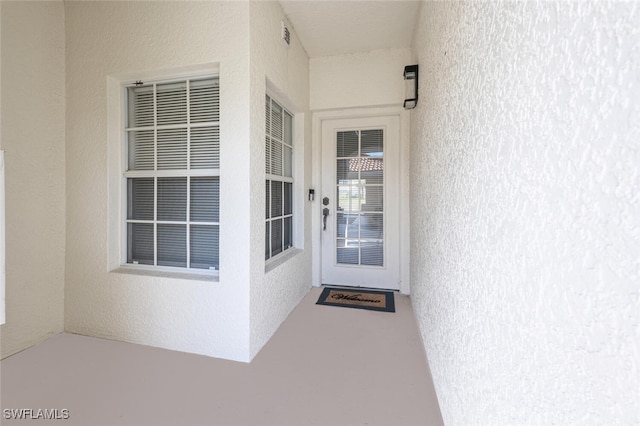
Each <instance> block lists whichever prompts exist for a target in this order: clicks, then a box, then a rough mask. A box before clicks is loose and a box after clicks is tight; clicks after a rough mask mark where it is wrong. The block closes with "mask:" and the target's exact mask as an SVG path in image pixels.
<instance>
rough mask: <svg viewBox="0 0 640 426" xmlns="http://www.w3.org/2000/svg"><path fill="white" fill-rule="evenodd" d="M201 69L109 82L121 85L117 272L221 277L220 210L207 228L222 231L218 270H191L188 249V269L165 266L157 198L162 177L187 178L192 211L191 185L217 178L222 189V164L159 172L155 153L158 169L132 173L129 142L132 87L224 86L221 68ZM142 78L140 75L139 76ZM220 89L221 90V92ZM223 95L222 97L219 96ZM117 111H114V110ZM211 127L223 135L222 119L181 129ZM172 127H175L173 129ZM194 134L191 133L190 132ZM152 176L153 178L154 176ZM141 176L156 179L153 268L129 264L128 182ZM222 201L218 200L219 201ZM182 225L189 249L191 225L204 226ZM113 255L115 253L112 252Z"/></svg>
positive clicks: (189, 222)
mask: <svg viewBox="0 0 640 426" xmlns="http://www.w3.org/2000/svg"><path fill="white" fill-rule="evenodd" d="M194 68H196V69H197V70H194V71H192V70H187V71H184V69H177V70H176V72H172V71H167V72H164V73H151V74H150V75H147V76H146V77H147V78H138V79H134V78H135V77H133V78H132V76H131V75H130V76H128V77H127V78H121V79H117V78H116V79H115V80H116V81H113V80H114V79H113V78H110V79H109V83H110V85H112V84H113V83H117V84H118V91H119V98H120V101H119V120H118V121H119V122H118V125H119V132H118V134H119V138H118V145H119V152H120V161H119V166H120V167H119V169H118V170H117V172H118V180H119V185H118V186H119V192H120V196H119V200H120V202H119V206H118V209H119V211H118V217H119V220H118V222H119V226H118V227H119V229H120V231H119V243H118V262H117V265H115V262H113V260H110V264H111V265H112V266H116V268H115V269H118V272H126V271H130V272H134V273H143V274H152V275H157V274H160V275H166V274H170V275H175V276H177V277H191V276H193V277H197V276H208V277H211V278H217V277H218V276H219V271H220V257H219V252H220V247H219V242H220V211H219V210H218V214H217V216H218V218H217V219H218V220H217V222H216V223H213V222H211V223H209V222H207V223H206V224H205V225H206V226H216V227H217V232H218V258H217V259H216V263H217V269H204V268H193V267H191V260H192V259H191V258H190V253H189V250H188V248H187V249H185V250H186V266H185V267H182V266H165V265H157V260H158V245H157V239H158V233H157V228H156V227H157V224H158V223H159V222H164V221H161V220H159V219H158V217H157V210H158V203H159V202H158V198H157V191H158V179H161V178H167V177H185V180H186V186H185V191H186V194H185V198H186V206H185V207H186V211H187V212H188V211H189V204H190V195H191V192H192V187H191V186H190V184H189V182H190V181H191V178H197V177H215V178H217V182H218V190H219V188H220V163H218V167H217V168H213V169H212V168H207V169H189V167H188V166H186V168H185V169H173V170H158V168H157V160H158V159H157V153H156V154H154V160H153V162H154V169H153V170H152V171H143V172H141V171H137V170H128V168H129V164H128V163H129V147H128V145H129V142H128V133H129V132H130V131H131V129H135V127H131V128H129V127H128V125H129V123H128V121H129V98H128V93H127V92H128V90H129V88H130V87H135V86H136V82H138V81H140V80H143V81H144V84H145V86H146V85H150V84H155V85H160V84H171V83H177V82H186V81H187V80H188V81H198V80H207V79H215V80H216V81H217V84H218V86H219V85H220V75H219V71H218V69H217V68H213V67H206V68H205V69H202V68H201V67H194ZM139 76H140V75H138V76H136V77H139ZM218 90H220V88H219V89H218ZM218 96H220V95H218ZM155 102H156V101H154V109H155V108H157V104H156V103H155ZM188 102H189V101H188V99H187V104H188ZM220 105H221V103H220V97H219V104H218V108H219V110H221V108H220ZM186 108H187V109H189V107H188V106H187V107H186ZM110 110H111V109H110ZM111 112H113V111H111ZM112 125H113V123H110V128H111V126H112ZM207 126H216V127H217V129H218V130H217V131H218V135H219V132H220V117H218V120H217V121H209V122H202V123H192V122H190V121H187V122H186V123H185V124H184V126H177V127H183V128H185V129H186V128H189V129H191V128H198V127H200V128H204V127H207ZM159 127H161V126H158V123H157V122H155V121H154V124H153V132H154V133H156V132H157V131H158V130H159V129H158V128H159ZM170 127H171V126H170ZM188 132H190V131H188ZM155 139H157V136H156V137H155ZM154 150H157V142H155V143H154ZM189 154H190V152H189V149H188V148H187V150H186V155H187V160H186V161H187V164H189V162H190V160H189V159H188V158H189ZM110 164H112V162H111V161H110ZM150 175H152V176H150ZM140 177H152V179H153V180H154V202H153V210H154V212H155V213H154V217H153V221H152V224H153V227H154V245H153V250H154V263H155V264H153V265H148V264H134V263H129V262H128V251H129V245H128V230H127V228H128V225H129V223H131V222H132V221H131V219H129V218H128V216H129V214H128V211H129V208H130V206H129V193H128V185H129V184H128V180H129V179H134V178H140ZM219 201H220V200H219V199H218V202H219ZM133 222H137V221H135V220H134V221H133ZM180 222H184V225H185V228H186V229H185V241H186V247H189V246H190V245H191V244H192V242H191V238H192V237H191V233H190V226H191V225H198V224H200V222H198V221H194V220H192V218H191V217H190V216H189V215H188V213H187V216H186V217H185V220H184V221H180ZM112 226H113V224H112V223H110V228H111V227H112ZM110 252H111V250H110Z"/></svg>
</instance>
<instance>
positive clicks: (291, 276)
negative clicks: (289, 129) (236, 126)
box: [250, 2, 312, 358]
mask: <svg viewBox="0 0 640 426" xmlns="http://www.w3.org/2000/svg"><path fill="white" fill-rule="evenodd" d="M250 7H251V9H250V40H251V41H250V46H251V47H250V49H251V167H250V169H251V177H250V179H251V206H252V212H251V235H252V236H253V237H252V238H251V246H250V247H251V248H250V255H251V290H250V291H251V315H250V321H251V325H250V329H251V332H250V333H251V357H252V358H253V357H254V356H255V355H256V354H257V353H258V351H259V350H260V349H261V348H262V347H263V345H264V344H265V343H267V341H268V340H269V338H270V337H271V336H272V335H273V333H274V332H275V331H276V330H277V328H278V327H279V326H280V324H281V323H282V322H283V321H284V320H285V319H286V318H287V316H288V315H289V313H291V311H292V310H293V308H295V307H296V305H297V304H298V302H300V300H301V299H302V297H303V296H304V295H305V294H306V293H307V292H308V291H309V289H310V288H311V273H310V271H311V243H310V223H311V220H310V215H311V212H312V210H311V207H312V205H311V204H310V203H309V202H307V201H306V197H305V194H306V189H307V188H309V187H310V176H311V164H310V162H311V150H310V144H311V137H310V134H311V132H310V122H309V117H310V115H309V58H308V57H307V53H306V52H305V50H304V48H303V47H302V45H301V44H300V41H299V40H298V37H297V34H296V33H295V31H293V29H291V44H290V45H289V46H287V45H286V44H284V42H283V41H282V39H281V38H280V30H281V20H282V19H284V18H285V15H284V12H283V11H282V8H281V7H280V5H279V4H278V3H277V2H251V6H250ZM289 27H291V25H290V24H289ZM267 82H268V86H269V87H267ZM265 90H269V94H270V96H272V97H274V99H276V100H278V101H279V102H281V103H283V104H284V105H285V106H286V107H287V108H288V109H290V111H291V112H292V113H294V114H298V117H297V119H296V123H295V124H296V129H294V134H295V135H296V136H297V137H296V140H295V141H294V143H295V146H294V149H295V155H296V158H295V159H294V173H295V179H296V181H295V184H294V203H295V206H294V209H295V210H294V214H295V221H296V224H295V225H294V227H295V229H294V239H295V243H296V248H297V249H301V250H302V251H301V252H297V253H296V254H295V256H293V257H292V258H289V259H287V260H286V261H284V262H283V263H281V264H280V265H278V266H276V267H269V268H268V272H266V273H265V260H264V238H265V231H264V204H265V194H264V179H265V175H264V161H265V149H264V148H265V144H264V135H265V108H264V99H265ZM300 234H302V235H300ZM285 256H288V255H286V254H285Z"/></svg>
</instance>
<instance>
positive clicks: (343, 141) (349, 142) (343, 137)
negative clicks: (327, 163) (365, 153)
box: [337, 130, 358, 157]
mask: <svg viewBox="0 0 640 426" xmlns="http://www.w3.org/2000/svg"><path fill="white" fill-rule="evenodd" d="M337 137H338V140H337V142H338V143H337V148H338V152H337V156H338V157H358V132H357V131H356V130H351V131H348V132H338V135H337Z"/></svg>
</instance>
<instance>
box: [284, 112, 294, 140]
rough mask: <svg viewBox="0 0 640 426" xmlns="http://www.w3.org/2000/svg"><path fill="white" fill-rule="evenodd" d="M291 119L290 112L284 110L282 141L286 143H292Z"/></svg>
mask: <svg viewBox="0 0 640 426" xmlns="http://www.w3.org/2000/svg"><path fill="white" fill-rule="evenodd" d="M292 123H293V119H292V117H291V114H289V113H288V112H286V111H285V112H284V143H286V144H287V145H293V135H292V132H293V124H292Z"/></svg>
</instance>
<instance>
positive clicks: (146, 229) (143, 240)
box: [127, 223, 153, 265]
mask: <svg viewBox="0 0 640 426" xmlns="http://www.w3.org/2000/svg"><path fill="white" fill-rule="evenodd" d="M127 263H139V264H141V265H153V224H150V223H129V224H127Z"/></svg>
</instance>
